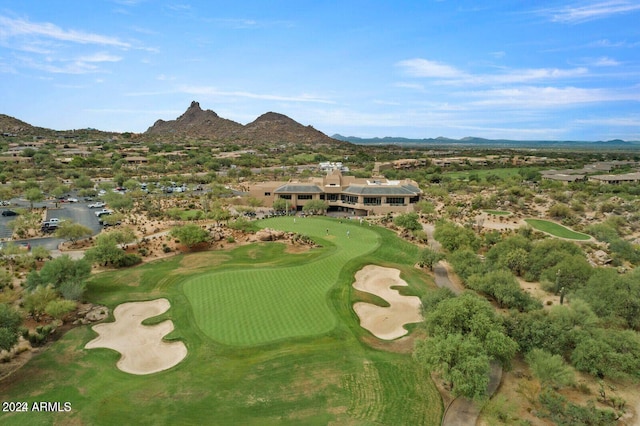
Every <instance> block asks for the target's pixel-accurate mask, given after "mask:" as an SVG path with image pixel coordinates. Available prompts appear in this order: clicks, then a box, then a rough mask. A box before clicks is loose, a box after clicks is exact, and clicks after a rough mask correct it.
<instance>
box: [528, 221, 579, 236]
mask: <svg viewBox="0 0 640 426" xmlns="http://www.w3.org/2000/svg"><path fill="white" fill-rule="evenodd" d="M525 222H527V224H529V225H531V227H533V228H534V229H537V230H538V231H542V232H546V233H548V234H551V235H553V236H554V237H559V238H566V239H569V240H579V241H586V240H589V239H591V236H589V235H587V234H581V233H580V232H576V231H572V230H571V229H569V228H565V227H564V226H562V225H558V224H557V223H554V222H550V221H548V220H542V219H525Z"/></svg>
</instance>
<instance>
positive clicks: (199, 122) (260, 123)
mask: <svg viewBox="0 0 640 426" xmlns="http://www.w3.org/2000/svg"><path fill="white" fill-rule="evenodd" d="M145 134H146V135H171V136H177V135H180V136H189V137H198V138H204V139H211V140H228V141H233V142H234V143H241V144H247V145H251V144H254V143H260V142H265V143H299V144H303V145H313V146H317V145H341V144H343V143H344V142H343V141H338V140H336V139H332V138H330V137H329V136H327V135H325V134H324V133H322V132H320V131H318V130H316V129H314V128H313V127H311V126H303V125H302V124H300V123H298V122H296V121H295V120H293V119H291V118H289V117H287V116H286V115H282V114H278V113H275V112H267V113H266V114H262V115H261V116H260V117H258V118H256V119H255V120H254V121H252V122H251V123H249V124H247V125H242V124H240V123H236V122H235V121H232V120H228V119H226V118H222V117H220V116H218V114H216V113H215V112H213V111H211V110H206V111H205V110H202V108H200V104H199V103H198V102H195V101H193V102H191V105H190V106H189V108H188V109H187V110H186V111H185V113H184V114H182V115H181V116H180V117H178V118H177V119H175V120H170V121H164V120H158V121H156V122H155V123H154V124H153V126H151V127H149V129H148V130H147V131H146V132H145Z"/></svg>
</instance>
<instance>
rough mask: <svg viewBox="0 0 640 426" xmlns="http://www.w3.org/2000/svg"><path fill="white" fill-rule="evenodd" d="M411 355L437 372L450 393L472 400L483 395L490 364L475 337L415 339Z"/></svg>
mask: <svg viewBox="0 0 640 426" xmlns="http://www.w3.org/2000/svg"><path fill="white" fill-rule="evenodd" d="M414 358H415V359H417V360H418V361H419V362H421V363H423V364H424V366H425V367H426V368H427V369H428V370H430V371H437V372H438V373H440V375H441V376H442V378H443V379H444V380H446V381H447V383H448V385H449V386H450V387H451V391H452V393H453V395H455V396H464V397H467V398H473V399H482V398H484V397H485V392H486V390H487V385H488V384H489V371H490V363H489V358H488V356H487V354H486V352H485V351H484V350H483V347H482V343H481V342H480V341H479V340H478V339H477V338H476V337H474V336H470V337H466V336H463V335H462V334H451V335H447V336H435V337H433V338H432V339H429V340H428V341H426V340H422V341H418V342H417V344H416V348H415V351H414Z"/></svg>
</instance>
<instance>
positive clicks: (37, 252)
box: [31, 246, 51, 261]
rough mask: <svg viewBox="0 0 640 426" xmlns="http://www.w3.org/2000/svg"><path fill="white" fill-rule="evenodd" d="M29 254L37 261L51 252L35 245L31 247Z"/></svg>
mask: <svg viewBox="0 0 640 426" xmlns="http://www.w3.org/2000/svg"><path fill="white" fill-rule="evenodd" d="M31 256H33V258H34V259H36V260H38V261H42V260H44V259H46V258H48V257H49V256H51V253H50V252H49V250H47V249H46V247H43V246H35V247H33V249H31Z"/></svg>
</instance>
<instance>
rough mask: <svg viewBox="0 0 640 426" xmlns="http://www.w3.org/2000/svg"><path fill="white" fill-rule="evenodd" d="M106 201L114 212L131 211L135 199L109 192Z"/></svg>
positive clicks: (105, 197)
mask: <svg viewBox="0 0 640 426" xmlns="http://www.w3.org/2000/svg"><path fill="white" fill-rule="evenodd" d="M104 201H105V203H107V204H108V205H109V207H111V208H112V209H114V210H118V211H129V210H131V209H132V208H133V198H131V197H130V196H128V195H126V194H121V193H119V192H107V193H106V194H105V196H104Z"/></svg>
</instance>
